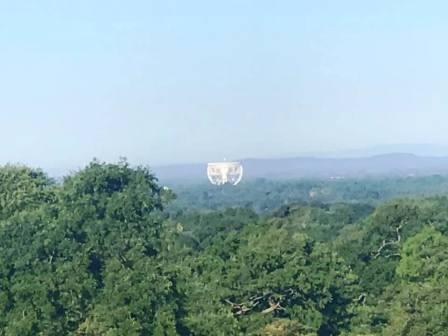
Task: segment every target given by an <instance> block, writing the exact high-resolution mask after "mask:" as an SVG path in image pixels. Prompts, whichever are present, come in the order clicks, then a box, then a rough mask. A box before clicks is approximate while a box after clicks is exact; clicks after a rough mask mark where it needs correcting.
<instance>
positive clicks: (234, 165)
mask: <svg viewBox="0 0 448 336" xmlns="http://www.w3.org/2000/svg"><path fill="white" fill-rule="evenodd" d="M207 176H208V179H209V181H210V183H211V184H214V185H223V184H232V185H237V184H238V183H240V182H241V179H242V178H243V166H242V165H241V163H240V162H226V161H225V162H211V163H209V164H208V165H207Z"/></svg>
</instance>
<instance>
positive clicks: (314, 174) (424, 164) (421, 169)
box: [153, 153, 448, 182]
mask: <svg viewBox="0 0 448 336" xmlns="http://www.w3.org/2000/svg"><path fill="white" fill-rule="evenodd" d="M240 161H241V162H242V163H243V166H244V178H245V179H255V178H269V179H294V178H332V179H338V178H350V177H369V176H410V175H418V176H422V175H434V174H441V175H445V174H448V157H447V156H444V157H438V156H418V155H414V154H406V153H391V154H383V155H375V156H370V157H357V158H353V157H349V158H319V157H296V158H284V159H244V160H240ZM153 171H154V173H155V174H156V175H157V177H158V178H159V180H160V181H161V182H173V181H176V182H188V181H191V182H193V181H201V180H202V181H205V180H206V163H204V164H181V165H171V166H160V167H154V168H153Z"/></svg>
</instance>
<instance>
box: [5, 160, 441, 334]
mask: <svg viewBox="0 0 448 336" xmlns="http://www.w3.org/2000/svg"><path fill="white" fill-rule="evenodd" d="M394 181H395V182H394ZM355 182H356V183H355ZM380 184H381V185H382V186H383V187H381V188H380V187H379V185H380ZM260 185H261V186H260ZM446 185H447V179H446V178H444V177H431V178H426V179H425V178H420V179H398V180H383V181H369V180H367V181H350V182H347V181H336V182H331V183H328V182H325V183H324V182H318V181H307V182H300V181H298V182H290V183H288V182H282V183H280V184H278V183H277V182H269V181H262V184H258V187H257V186H256V185H255V184H253V185H251V184H242V185H241V188H240V187H238V188H239V189H233V190H227V189H228V188H224V189H221V190H215V191H214V192H213V193H210V191H203V192H205V193H207V195H205V194H203V195H202V196H201V197H193V198H194V199H196V201H197V202H196V203H195V202H194V199H192V198H188V197H187V196H186V195H187V191H186V190H185V189H181V190H180V193H179V197H178V199H177V200H176V199H175V198H176V195H175V193H176V190H174V191H172V190H170V189H167V188H163V187H162V186H161V185H160V184H159V183H158V182H157V180H156V178H155V177H154V176H153V175H152V174H151V173H150V171H149V170H147V169H146V168H143V167H131V166H129V165H128V164H127V163H126V162H125V161H123V162H120V163H118V164H106V163H101V162H98V161H93V162H92V163H90V164H89V165H88V166H87V167H86V168H84V169H83V170H81V171H79V172H77V173H74V174H72V175H71V176H68V177H66V178H65V179H64V180H63V181H62V182H60V183H59V182H58V183H57V182H55V181H53V180H52V179H50V178H49V177H48V176H47V175H46V174H45V173H44V172H42V171H40V170H35V169H31V168H27V167H21V166H4V167H1V168H0V310H1V314H0V335H2V336H3V335H5V336H6V335H8V336H13V335H14V336H31V335H45V336H63V335H77V336H81V335H85V336H99V335H106V336H127V335H129V336H143V335H155V336H162V335H166V336H172V335H182V336H186V335H197V336H210V335H217V336H218V335H223V336H231V335H254V336H255V335H260V336H261V335H267V336H280V335H303V336H305V335H306V336H311V335H314V336H316V335H319V336H325V335H342V336H356V335H359V336H360V335H365V336H367V335H370V336H373V335H385V336H397V335H407V336H423V335H432V336H435V335H447V334H448V332H447V330H448V278H447V275H448V199H447V198H446V197H443V196H433V197H426V198H408V199H405V198H402V199H390V198H393V197H394V196H396V195H401V196H403V195H412V196H416V195H424V194H425V193H430V194H436V193H444V191H445V190H448V189H445V186H446ZM252 187H253V189H252ZM197 188H203V187H197ZM257 188H258V189H257ZM192 190H193V189H192ZM198 190H199V189H198ZM372 190H373V191H375V192H377V193H378V194H376V193H372V192H373V191H372ZM414 191H415V192H414ZM201 192H202V191H201ZM245 193H246V194H245ZM191 195H195V193H194V192H193V191H192V194H191ZM210 195H211V199H210ZM216 195H221V196H219V197H221V201H220V198H219V197H218V196H216ZM227 195H233V196H227ZM235 195H238V200H237V201H235V198H236V196H235ZM287 195H290V196H287ZM329 195H331V196H329ZM334 195H336V196H334ZM226 197H227V198H226ZM232 198H233V202H232V201H231V199H232ZM226 199H227V201H226ZM386 199H390V200H386ZM204 202H206V203H204ZM190 204H191V207H190V206H188V205H190ZM194 204H195V205H194ZM210 205H212V206H210Z"/></svg>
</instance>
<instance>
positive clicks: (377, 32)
mask: <svg viewBox="0 0 448 336" xmlns="http://www.w3.org/2000/svg"><path fill="white" fill-rule="evenodd" d="M447 10H448V3H446V2H442V1H429V2H425V3H422V2H419V1H407V2H406V3H393V2H390V1H385V0H380V1H376V2H374V3H361V2H359V1H354V0H352V1H342V2H331V3H330V2H312V3H311V2H305V1H282V2H281V4H280V3H273V2H270V1H247V2H241V1H234V0H231V1H227V2H225V3H216V2H215V3H211V2H208V1H189V2H182V1H179V0H177V1H168V2H159V1H135V2H132V3H130V4H126V5H124V4H123V3H122V2H118V1H107V2H106V1H103V0H101V1H95V2H90V1H89V2H88V1H85V0H82V1H78V2H76V3H61V2H54V1H50V0H43V1H39V2H34V3H26V2H20V1H19V2H3V3H0V42H1V53H0V72H1V74H2V75H1V80H0V90H1V91H0V92H1V93H2V96H1V99H0V111H1V113H0V125H1V132H0V139H1V140H2V142H3V143H5V144H7V145H6V146H3V148H2V151H0V163H6V162H22V163H26V164H31V165H34V166H41V167H44V168H47V167H50V168H51V167H53V168H58V167H64V168H67V167H70V168H71V167H78V166H82V165H84V164H85V163H86V162H88V161H89V160H91V159H92V158H93V157H98V158H99V159H101V160H108V161H117V160H118V158H119V157H120V156H125V157H127V158H128V159H129V160H130V161H131V162H134V163H143V164H150V165H153V166H158V165H165V164H174V163H188V162H206V161H209V160H221V159H223V158H229V159H234V158H247V157H263V158H269V157H287V156H299V155H302V154H304V153H334V152H343V151H352V150H357V149H363V148H372V147H376V146H379V147H381V146H385V145H389V144H403V145H405V146H406V144H409V145H410V146H412V144H429V145H430V146H438V147H441V148H445V146H447V147H448V133H447V132H446V131H445V124H447V123H448V113H446V108H447V106H448V96H447V95H446V94H445V91H446V87H448V67H447V66H446V65H445V62H446V59H447V58H448V47H447V46H446V44H445V43H444V38H445V37H446V36H447V34H448V22H447V21H446V18H445V17H444V13H446V12H447ZM442 152H444V149H443V150H442ZM444 153H445V152H444ZM446 153H447V154H448V151H447V152H446Z"/></svg>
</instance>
